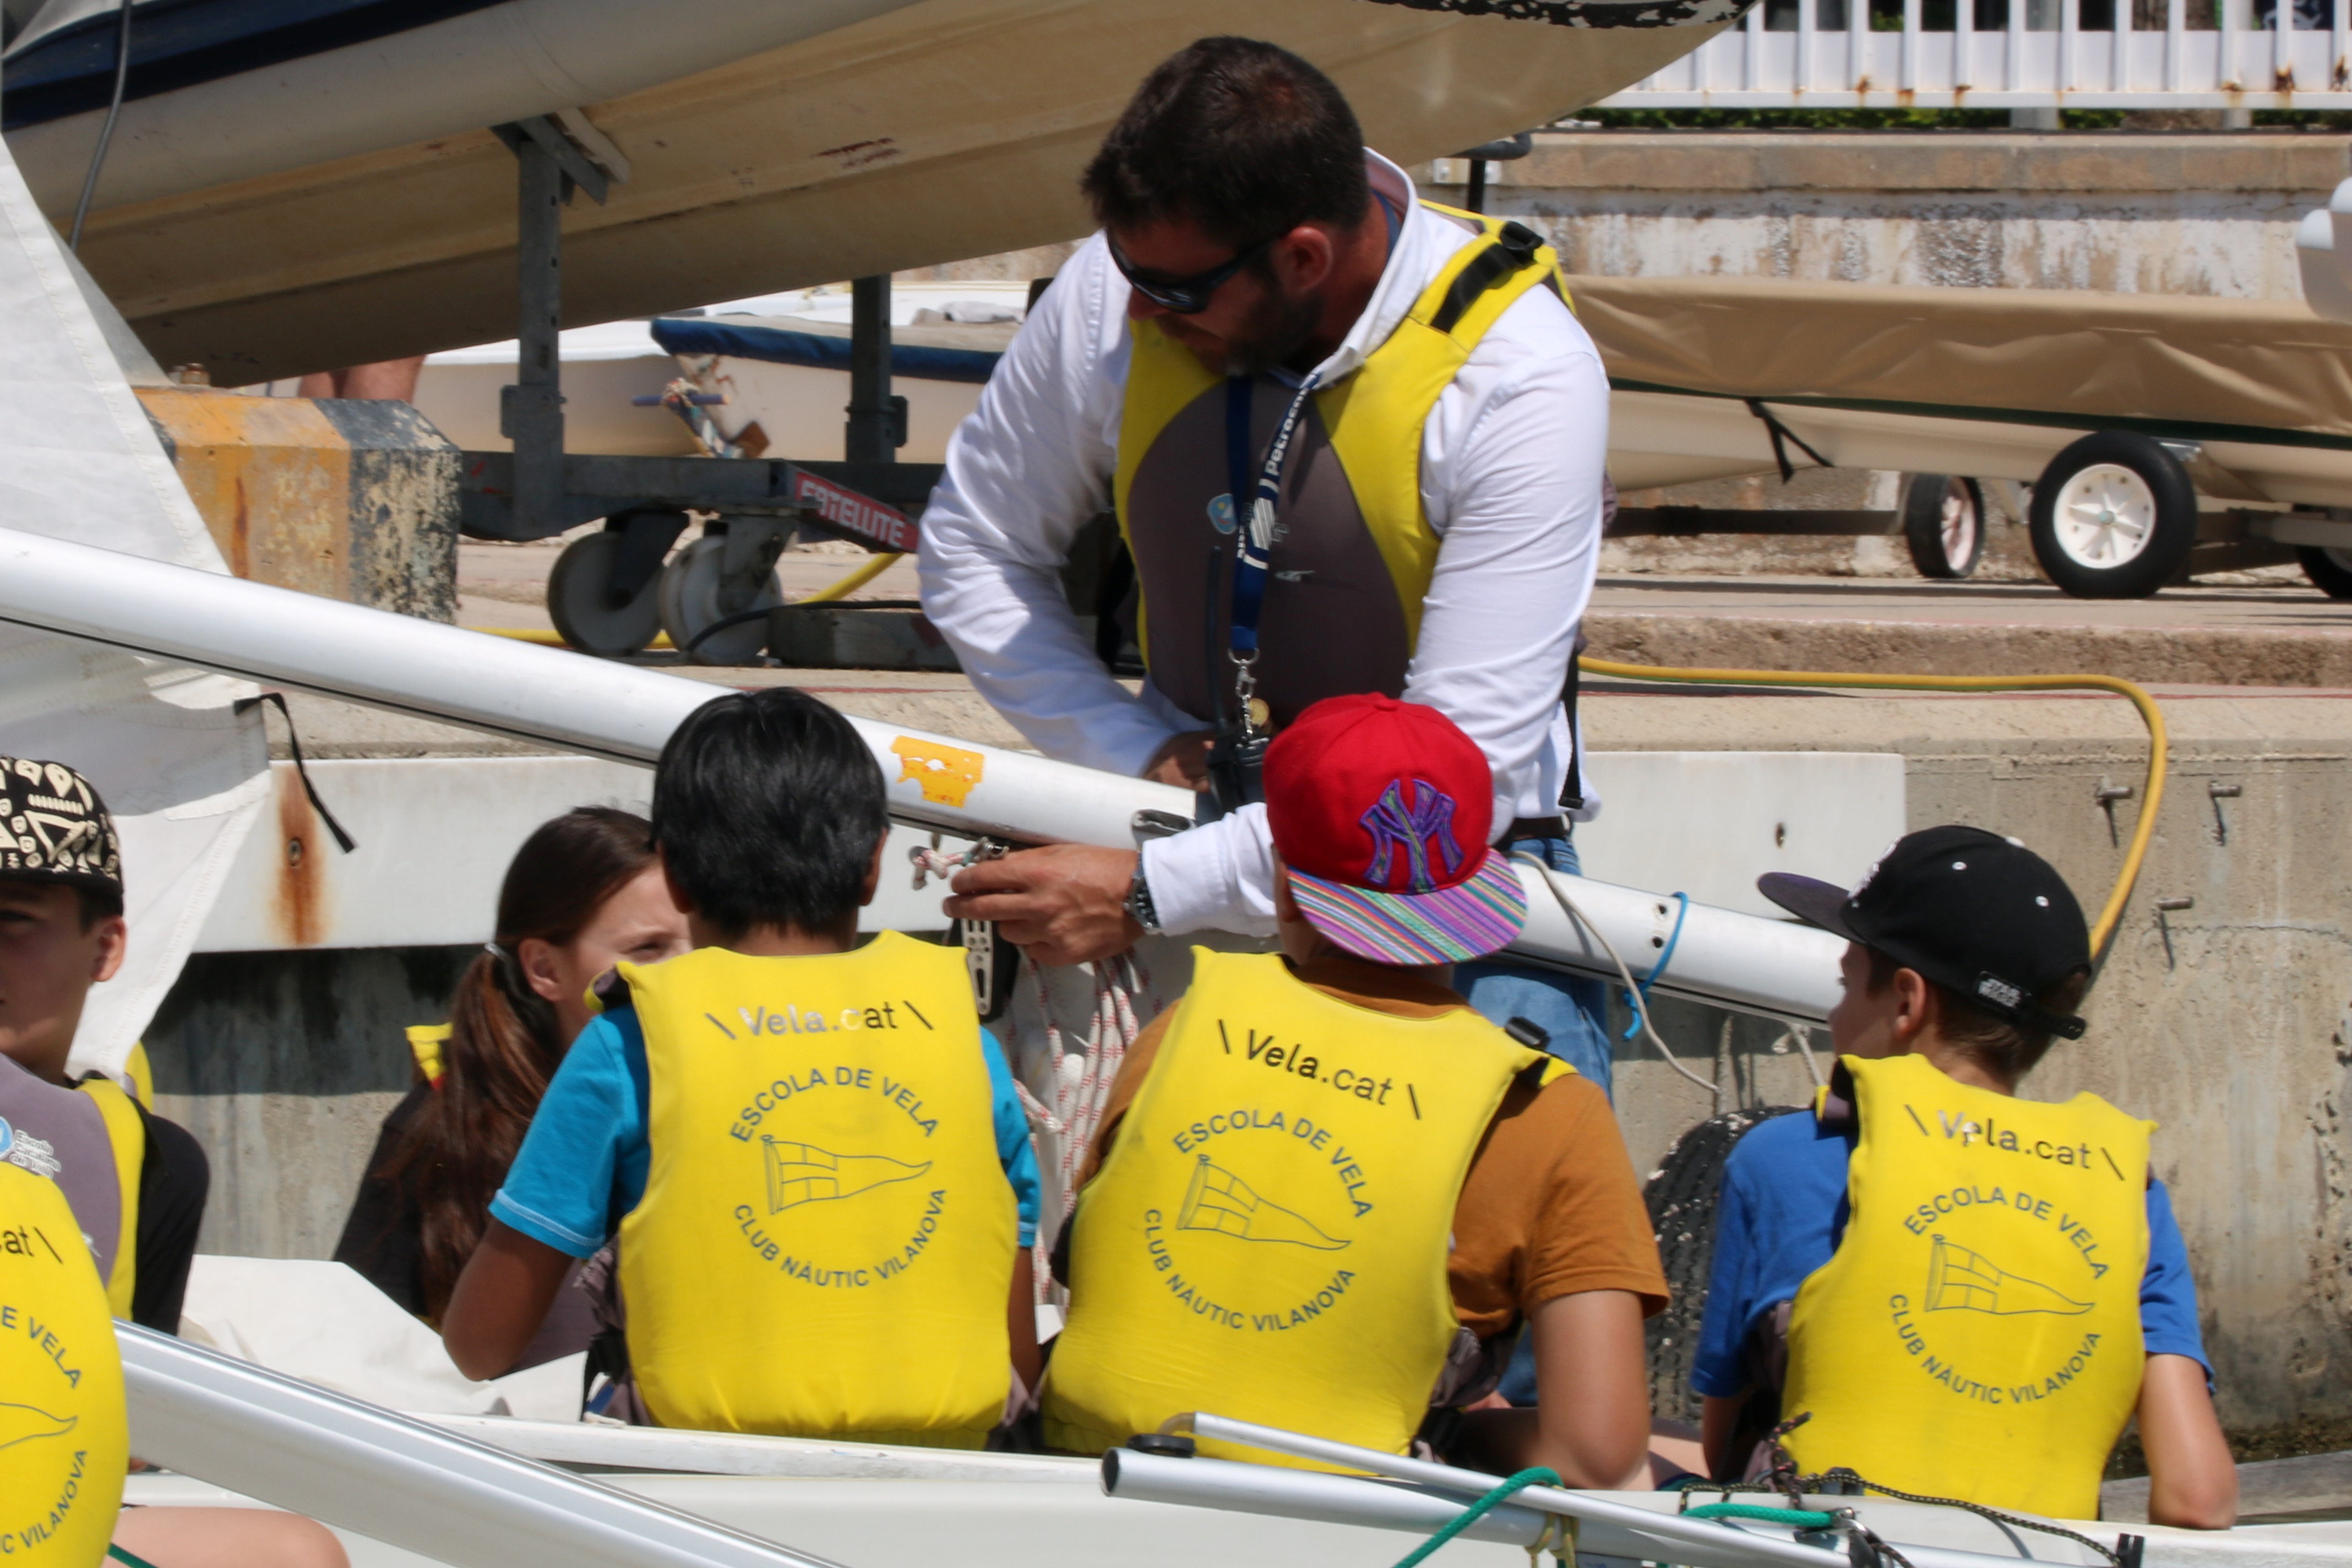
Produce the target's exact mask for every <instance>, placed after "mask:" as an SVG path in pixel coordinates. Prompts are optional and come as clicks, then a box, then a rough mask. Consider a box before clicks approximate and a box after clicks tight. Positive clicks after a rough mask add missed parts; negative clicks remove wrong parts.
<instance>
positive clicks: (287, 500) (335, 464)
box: [136, 386, 457, 621]
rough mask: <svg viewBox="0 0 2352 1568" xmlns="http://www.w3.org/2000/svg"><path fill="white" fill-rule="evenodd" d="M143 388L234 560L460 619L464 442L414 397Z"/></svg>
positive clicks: (306, 583)
mask: <svg viewBox="0 0 2352 1568" xmlns="http://www.w3.org/2000/svg"><path fill="white" fill-rule="evenodd" d="M136 390H137V392H138V395H139V400H140V402H141V403H142V405H144V406H145V407H146V410H147V416H148V417H149V418H150V419H151V420H152V421H153V423H154V425H155V428H156V431H157V433H158V434H159V435H161V436H162V437H163V446H164V449H165V450H166V451H167V452H169V453H170V454H171V458H172V462H173V467H174V468H176V469H177V470H178V472H179V476H180V481H181V483H183V484H184V485H185V486H186V487H187V489H188V494H189V496H190V497H191V498H192V499H193V500H194V501H195V503H196V510H197V512H198V513H199V514H200V515H201V516H202V517H203V518H204V520H205V527H206V528H208V529H209V530H210V531H212V535H213V539H214V541H215V542H216V543H217V544H218V545H219V546H220V550H221V554H222V555H223V556H224V557H226V559H227V562H228V564H229V570H230V571H232V572H234V573H236V574H237V575H238V576H240V577H248V578H251V579H252V580H253V581H255V582H257V583H269V584H276V585H277V586H278V587H281V588H293V589H296V590H299V592H302V593H305V594H317V595H320V596H321V597H324V598H330V599H343V600H348V601H350V602H352V603H353V604H362V605H372V606H373V607H375V608H379V609H387V610H397V611H400V612H402V613H404V614H406V615H414V616H424V617H425V618H427V619H431V620H439V621H449V620H454V619H455V618H456V615H457V447H456V446H455V445H454V444H453V443H451V442H450V441H449V440H448V438H447V437H444V436H443V435H441V433H440V432H439V431H437V430H436V429H434V428H433V426H432V425H431V423H430V422H428V421H427V420H426V419H425V416H423V415H421V414H419V413H418V412H417V411H416V410H415V408H414V407H413V406H411V405H408V404H405V403H394V402H372V401H358V400H352V399H341V398H333V399H330V398H305V397H249V396H246V395H242V394H239V393H234V392H227V391H223V390H219V389H215V388H209V387H186V386H170V387H140V388H138V389H136Z"/></svg>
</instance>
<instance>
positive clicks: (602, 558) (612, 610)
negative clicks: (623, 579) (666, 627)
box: [547, 530, 662, 658]
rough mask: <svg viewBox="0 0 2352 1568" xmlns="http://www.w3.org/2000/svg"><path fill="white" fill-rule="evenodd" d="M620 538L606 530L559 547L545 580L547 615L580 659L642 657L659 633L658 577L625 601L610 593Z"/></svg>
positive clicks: (583, 536)
mask: <svg viewBox="0 0 2352 1568" xmlns="http://www.w3.org/2000/svg"><path fill="white" fill-rule="evenodd" d="M621 538H622V536H621V535H620V534H619V533H616V532H614V531H610V530H607V531H604V532H601V533H590V534H583V535H582V536H581V537H580V538H578V539H575V540H573V541H572V542H571V543H569V544H567V545H565V546H564V547H563V553H562V554H561V555H559V556H557V557H556V558H555V567H554V569H553V570H552V571H551V572H549V573H548V574H547V613H548V615H549V616H550V617H551V618H552V619H553V620H554V622H555V629H556V630H557V631H558V632H560V633H561V634H562V637H563V640H564V641H565V642H567V643H569V644H571V645H572V647H576V648H578V649H579V650H580V651H581V652H582V653H593V654H596V655H598V656H600V657H602V658H620V657H622V656H623V655H625V654H632V653H638V652H642V651H643V650H644V649H645V647H646V646H647V645H648V644H650V643H651V642H652V641H653V640H654V638H655V637H656V636H657V635H659V633H660V631H661V629H662V627H661V605H660V595H658V594H657V593H656V591H655V584H656V583H657V582H658V581H659V580H660V579H659V578H658V576H656V578H654V579H652V580H650V581H648V582H646V584H645V585H644V586H643V587H641V588H639V589H638V590H637V591H636V592H635V594H632V595H628V596H626V597H625V598H616V597H615V596H614V593H613V563H614V558H615V557H616V556H618V555H619V554H620V551H621Z"/></svg>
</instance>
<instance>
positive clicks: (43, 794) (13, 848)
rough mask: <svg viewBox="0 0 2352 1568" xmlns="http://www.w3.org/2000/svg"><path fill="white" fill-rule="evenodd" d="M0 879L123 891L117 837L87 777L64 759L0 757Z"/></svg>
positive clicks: (101, 801) (119, 848)
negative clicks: (60, 760) (55, 760)
mask: <svg viewBox="0 0 2352 1568" xmlns="http://www.w3.org/2000/svg"><path fill="white" fill-rule="evenodd" d="M0 881H11V882H73V883H77V884H79V885H80V886H83V887H89V888H100V889H105V890H107V891H109V892H111V893H114V894H116V895H118V896H119V895H120V894H121V891H122V839H121V835H119V834H117V833H116V832H115V830H114V817H113V816H112V814H110V812H108V810H107V809H106V802H104V801H103V800H101V799H100V798H99V795H98V791H97V790H95V789H93V788H91V787H90V783H89V780H88V779H86V778H84V777H82V776H81V774H79V773H76V772H75V771H74V770H73V769H71V768H69V767H68V766H66V765H65V763H46V762H39V761H37V760H35V759H33V758H31V757H0Z"/></svg>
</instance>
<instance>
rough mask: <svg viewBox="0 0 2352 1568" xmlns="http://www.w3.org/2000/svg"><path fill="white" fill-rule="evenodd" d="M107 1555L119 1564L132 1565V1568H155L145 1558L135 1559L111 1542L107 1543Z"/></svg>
mask: <svg viewBox="0 0 2352 1568" xmlns="http://www.w3.org/2000/svg"><path fill="white" fill-rule="evenodd" d="M106 1554H107V1555H108V1556H109V1557H111V1558H113V1559H114V1560H115V1561H116V1562H117V1563H130V1564H131V1568H155V1564H153V1563H150V1562H148V1561H147V1559H145V1558H144V1557H134V1556H132V1555H131V1553H130V1552H125V1551H123V1550H122V1548H121V1547H120V1546H117V1545H115V1544H114V1543H113V1542H108V1543H107V1547H106Z"/></svg>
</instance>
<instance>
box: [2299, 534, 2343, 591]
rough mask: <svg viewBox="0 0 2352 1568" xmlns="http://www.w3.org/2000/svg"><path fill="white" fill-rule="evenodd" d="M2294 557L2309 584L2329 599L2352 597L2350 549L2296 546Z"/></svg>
mask: <svg viewBox="0 0 2352 1568" xmlns="http://www.w3.org/2000/svg"><path fill="white" fill-rule="evenodd" d="M2294 558H2295V559H2296V560H2297V561H2299V562H2301V563H2303V574H2304V575H2305V576H2306V577H2308V578H2310V579H2311V585H2312V586H2313V587H2315V588H2316V589H2318V590H2319V591H2320V592H2321V593H2323V594H2325V595H2327V596H2328V597H2329V598H2331V599H2352V550H2330V549H2326V548H2324V547H2322V546H2319V545H2315V544H2305V545H2302V546H2300V547H2298V548H2297V549H2296V551H2295V552H2294Z"/></svg>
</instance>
